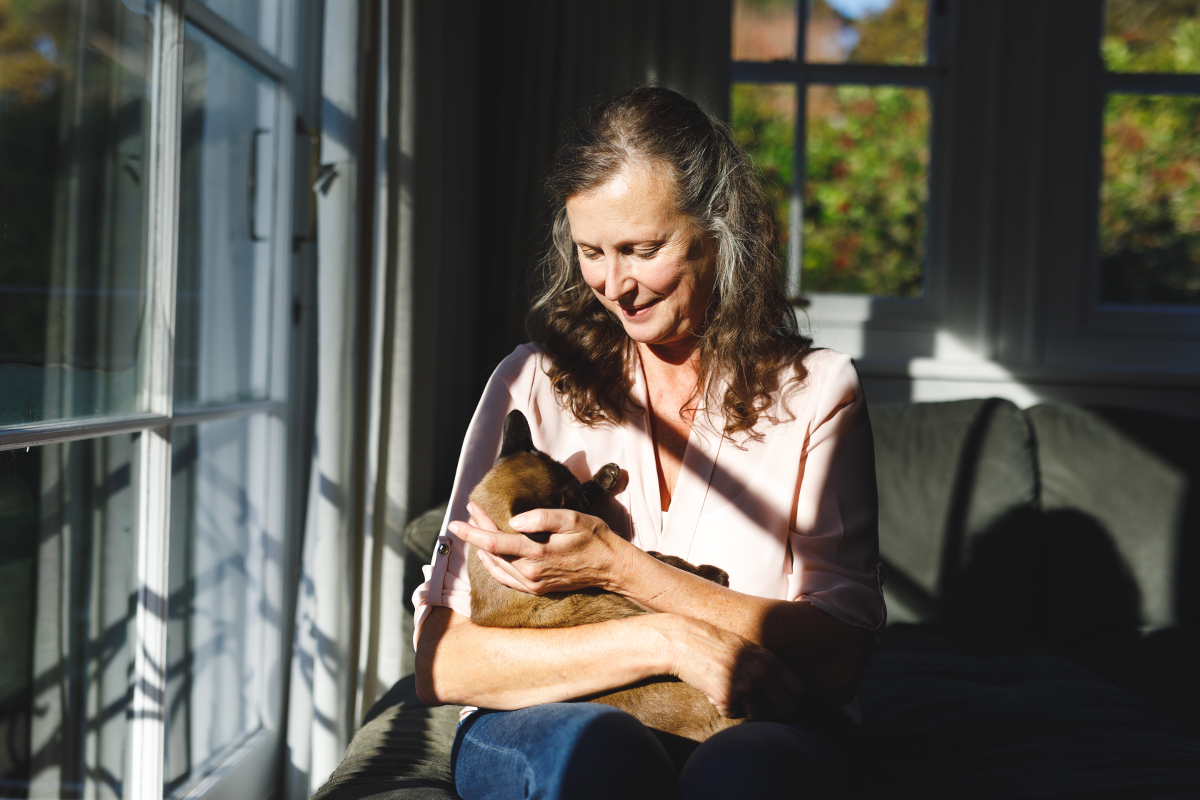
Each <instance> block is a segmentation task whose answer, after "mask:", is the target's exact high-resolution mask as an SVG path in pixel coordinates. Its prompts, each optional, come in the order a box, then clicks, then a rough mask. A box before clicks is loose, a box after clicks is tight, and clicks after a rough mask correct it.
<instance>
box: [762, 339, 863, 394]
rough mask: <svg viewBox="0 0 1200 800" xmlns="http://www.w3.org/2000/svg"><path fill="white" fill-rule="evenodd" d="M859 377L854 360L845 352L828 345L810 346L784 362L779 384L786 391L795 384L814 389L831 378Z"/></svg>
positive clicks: (855, 378)
mask: <svg viewBox="0 0 1200 800" xmlns="http://www.w3.org/2000/svg"><path fill="white" fill-rule="evenodd" d="M849 377H853V378H854V380H855V381H857V379H858V371H857V370H856V369H855V368H854V360H853V359H852V358H850V356H848V355H846V354H845V353H840V352H838V351H837V350H830V349H829V348H828V347H808V348H805V349H804V350H802V351H800V352H799V353H797V354H796V357H795V358H793V359H791V360H789V361H786V362H784V364H783V366H782V368H781V371H780V374H779V378H780V381H779V386H780V388H782V389H784V390H785V391H786V390H787V389H789V388H791V387H793V386H800V387H803V388H805V389H810V390H811V389H813V388H816V387H817V386H819V385H821V384H822V383H824V382H825V381H827V380H829V379H830V378H833V379H843V380H844V379H846V378H849Z"/></svg>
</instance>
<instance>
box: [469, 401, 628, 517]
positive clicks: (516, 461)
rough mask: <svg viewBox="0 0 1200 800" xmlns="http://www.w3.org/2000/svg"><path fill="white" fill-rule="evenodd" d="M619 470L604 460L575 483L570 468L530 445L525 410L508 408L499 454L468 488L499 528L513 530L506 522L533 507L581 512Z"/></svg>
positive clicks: (608, 486) (607, 488) (609, 486)
mask: <svg viewBox="0 0 1200 800" xmlns="http://www.w3.org/2000/svg"><path fill="white" fill-rule="evenodd" d="M620 475H621V468H620V467H618V466H617V465H616V464H605V465H604V466H603V467H601V468H600V469H599V470H598V471H597V472H596V475H595V476H594V477H593V478H592V479H591V480H589V481H587V482H585V483H580V481H579V479H578V478H576V477H575V476H574V475H573V474H572V473H571V470H569V469H567V468H566V467H565V466H563V465H562V464H561V463H559V462H558V461H555V460H554V459H553V458H551V457H550V456H548V455H546V454H545V453H543V452H542V451H541V450H538V449H537V448H536V447H534V445H533V437H532V435H531V434H530V431H529V422H528V421H527V420H526V419H525V415H524V414H522V413H521V412H520V411H510V412H509V414H508V416H507V417H506V418H505V419H504V433H503V436H502V438H501V443H500V455H498V456H497V457H496V462H495V464H493V465H492V469H491V470H489V471H488V473H487V475H485V476H484V477H483V480H481V481H480V482H479V485H478V486H476V487H475V490H474V491H473V492H471V500H472V501H474V502H475V503H476V504H477V505H478V506H479V507H480V508H482V509H483V510H484V511H485V512H486V513H487V515H488V516H489V517H491V519H492V521H493V522H495V523H496V525H497V526H499V527H500V529H501V530H505V531H507V532H510V533H512V532H514V531H512V529H511V528H510V527H509V525H508V521H509V520H510V519H511V518H512V517H515V516H516V515H517V514H520V513H523V512H525V511H531V510H533V509H535V508H550V509H557V508H566V509H571V510H573V511H586V510H587V507H588V506H589V505H590V504H591V503H592V502H593V501H595V500H596V499H598V498H599V497H601V496H602V495H604V494H606V493H607V492H609V491H611V490H612V489H613V488H614V487H615V486H616V484H617V479H618V478H619V477H620Z"/></svg>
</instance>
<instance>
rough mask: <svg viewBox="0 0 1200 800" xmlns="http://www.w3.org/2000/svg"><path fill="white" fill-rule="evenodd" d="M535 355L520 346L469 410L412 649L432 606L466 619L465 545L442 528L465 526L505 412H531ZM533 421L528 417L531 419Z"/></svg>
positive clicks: (418, 599) (420, 592)
mask: <svg viewBox="0 0 1200 800" xmlns="http://www.w3.org/2000/svg"><path fill="white" fill-rule="evenodd" d="M539 368H540V367H539V365H538V353H537V351H536V350H534V349H533V348H531V347H529V346H528V345H521V346H520V347H518V348H517V349H516V351H514V352H513V354H512V355H510V356H509V357H508V358H506V359H505V360H504V361H503V362H501V364H500V366H499V367H497V368H496V371H495V372H494V373H492V377H491V379H490V380H489V381H488V384H487V387H486V388H485V389H484V390H483V397H482V398H481V399H480V400H479V405H478V406H477V407H476V408H475V415H474V416H473V417H472V418H471V424H470V426H469V427H468V428H467V435H466V438H465V439H463V446H462V452H461V453H460V454H459V457H458V470H457V472H456V473H455V476H454V490H453V492H452V493H451V495H450V505H449V506H448V507H447V509H446V517H445V519H443V520H442V530H441V534H440V535H439V536H438V540H437V545H436V546H435V547H434V552H433V558H432V561H431V562H430V563H429V564H428V565H426V566H425V567H423V568H422V569H423V571H424V574H425V582H424V583H422V584H421V585H420V586H418V587H417V590H416V591H415V592H413V597H412V600H413V608H414V613H413V646H414V647H415V646H416V642H417V639H418V637H419V635H420V632H421V625H422V624H423V623H424V622H425V619H426V618H427V617H428V616H429V610H430V608H431V607H432V606H445V607H447V608H450V609H452V610H454V611H456V612H458V613H459V614H462V615H463V616H464V617H470V616H471V581H470V578H469V577H468V575H467V544H466V542H464V541H462V540H461V539H459V538H458V537H457V536H455V535H454V534H452V533H450V531H449V529H448V526H449V524H450V523H451V522H453V521H455V520H458V521H463V522H465V521H466V520H467V518H468V517H469V514H467V499H468V496H469V495H470V493H471V490H472V489H474V488H475V486H476V484H478V483H479V481H480V480H482V479H483V476H484V474H486V473H487V471H488V470H489V469H491V467H492V462H494V461H495V459H496V454H497V453H499V452H500V438H501V435H502V434H503V430H504V418H505V416H507V415H508V412H509V411H511V410H513V409H514V408H515V409H519V410H521V411H523V412H525V414H526V416H527V417H531V412H532V411H534V410H533V409H530V408H529V407H528V406H529V404H530V400H531V391H532V386H533V375H534V372H533V371H534V370H536V369H539ZM531 418H533V417H531Z"/></svg>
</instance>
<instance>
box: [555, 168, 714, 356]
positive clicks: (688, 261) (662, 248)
mask: <svg viewBox="0 0 1200 800" xmlns="http://www.w3.org/2000/svg"><path fill="white" fill-rule="evenodd" d="M665 172H666V169H660V170H655V169H654V168H653V165H649V164H645V163H642V162H633V163H629V164H626V166H625V167H624V168H623V169H622V170H621V171H620V172H619V173H617V175H616V176H615V177H613V178H612V179H611V180H609V181H608V182H607V183H605V184H602V185H601V186H599V187H597V188H595V189H592V190H590V191H587V192H580V193H579V194H577V195H573V196H571V197H569V198H567V203H566V205H567V219H568V220H569V222H570V224H571V237H572V238H573V239H574V240H575V247H576V248H577V250H578V252H579V264H580V267H581V268H582V270H583V279H584V280H585V281H587V284H588V286H590V287H591V288H592V291H593V292H594V293H595V294H596V297H597V298H599V300H600V302H601V303H603V304H604V306H605V308H607V309H608V310H609V311H611V312H612V313H613V314H615V315H616V317H617V318H618V319H620V320H621V324H622V325H623V326H624V327H625V332H626V333H627V334H628V335H629V338H631V339H633V340H634V341H635V342H638V343H640V344H644V345H651V346H654V345H668V346H679V345H682V346H684V347H685V348H687V349H688V350H690V349H691V348H692V347H694V345H695V339H696V335H697V333H698V332H699V331H700V329H701V328H702V327H703V324H704V312H705V309H706V308H707V307H708V301H709V298H710V297H711V296H712V290H713V281H714V279H715V273H716V266H715V262H716V259H715V258H714V256H713V251H714V249H715V248H714V247H713V246H712V244H711V242H709V241H708V240H707V238H706V237H704V236H702V235H700V234H698V233H697V232H696V230H695V229H694V226H693V225H692V223H691V221H690V220H689V219H687V217H685V216H684V215H683V214H681V213H680V212H679V210H678V209H677V208H676V207H675V202H674V198H673V197H672V186H671V178H669V177H665V176H664V175H663V173H665Z"/></svg>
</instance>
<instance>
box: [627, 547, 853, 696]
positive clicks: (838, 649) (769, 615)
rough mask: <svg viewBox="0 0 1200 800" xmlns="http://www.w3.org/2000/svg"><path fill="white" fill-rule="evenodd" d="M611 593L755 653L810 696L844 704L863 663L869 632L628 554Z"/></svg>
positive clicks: (800, 605) (803, 606) (799, 605)
mask: <svg viewBox="0 0 1200 800" xmlns="http://www.w3.org/2000/svg"><path fill="white" fill-rule="evenodd" d="M624 555H625V558H624V559H623V564H622V565H621V567H620V576H621V579H620V582H619V583H614V584H613V585H611V586H609V587H608V588H610V589H611V590H613V591H616V592H618V593H619V594H622V595H624V596H625V597H628V598H629V599H631V600H633V601H634V602H636V603H639V604H641V605H642V606H645V607H646V608H649V609H652V610H654V611H658V612H664V613H670V614H678V615H682V616H685V617H691V618H693V619H699V620H702V621H704V622H707V623H709V624H711V625H715V626H717V627H718V628H723V629H725V630H727V631H732V632H733V633H736V634H738V635H739V636H741V637H743V638H745V639H748V640H749V641H751V642H754V643H755V644H759V645H762V646H763V647H766V648H767V649H768V650H770V651H771V652H773V653H774V654H775V655H776V656H778V657H779V658H780V659H782V660H783V661H784V662H785V663H786V664H788V666H790V667H791V668H792V669H794V670H795V671H796V672H797V674H799V675H800V676H801V677H802V678H803V679H804V680H805V683H806V685H808V687H809V688H810V689H815V690H816V691H817V692H818V693H820V694H822V695H824V696H825V697H827V698H828V699H830V700H833V701H835V702H848V701H849V700H850V699H852V698H853V696H854V694H855V692H856V691H857V688H858V682H859V680H860V678H861V674H862V669H863V667H864V666H865V665H866V661H867V659H868V657H869V655H870V648H871V643H872V639H871V634H870V632H869V631H867V630H865V629H863V628H858V627H855V626H853V625H849V624H847V623H845V622H841V621H840V620H836V619H834V618H833V617H831V616H829V615H828V614H826V613H825V612H823V611H821V610H820V609H819V608H817V607H816V606H814V605H812V604H811V603H805V602H789V601H784V600H769V599H766V598H762V597H755V596H753V595H747V594H742V593H741V592H735V591H733V590H731V589H727V588H725V587H722V586H718V585H717V584H715V583H712V582H711V581H707V580H705V579H703V578H700V577H698V576H696V575H692V574H689V573H687V572H683V571H682V570H678V569H676V568H674V567H671V566H669V565H667V564H664V563H663V562H661V561H659V560H658V559H655V558H653V557H651V556H649V555H647V554H645V553H643V552H641V551H640V550H638V549H637V548H635V547H632V546H630V547H629V548H628V549H627V550H626V551H625V553H624Z"/></svg>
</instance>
